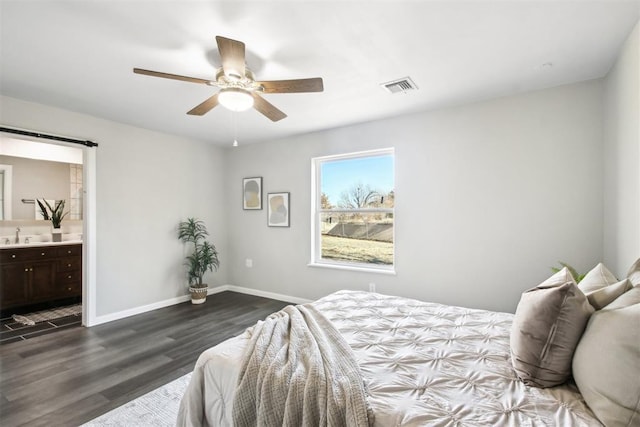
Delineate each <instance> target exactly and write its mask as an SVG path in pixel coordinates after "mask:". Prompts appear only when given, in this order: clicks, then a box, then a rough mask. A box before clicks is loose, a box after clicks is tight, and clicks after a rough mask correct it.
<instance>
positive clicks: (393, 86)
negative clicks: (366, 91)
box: [380, 77, 418, 93]
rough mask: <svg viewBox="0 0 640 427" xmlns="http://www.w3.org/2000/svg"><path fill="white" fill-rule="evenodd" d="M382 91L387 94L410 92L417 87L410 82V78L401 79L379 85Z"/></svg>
mask: <svg viewBox="0 0 640 427" xmlns="http://www.w3.org/2000/svg"><path fill="white" fill-rule="evenodd" d="M380 86H382V88H383V89H385V90H386V91H387V92H389V93H400V92H408V91H410V90H417V89H418V86H416V84H415V83H414V82H413V80H411V77H403V78H401V79H398V80H393V81H391V82H387V83H382V84H380Z"/></svg>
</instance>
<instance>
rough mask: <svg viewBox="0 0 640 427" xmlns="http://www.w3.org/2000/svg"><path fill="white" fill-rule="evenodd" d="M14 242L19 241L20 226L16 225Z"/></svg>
mask: <svg viewBox="0 0 640 427" xmlns="http://www.w3.org/2000/svg"><path fill="white" fill-rule="evenodd" d="M14 243H20V227H16V240H15V242H14Z"/></svg>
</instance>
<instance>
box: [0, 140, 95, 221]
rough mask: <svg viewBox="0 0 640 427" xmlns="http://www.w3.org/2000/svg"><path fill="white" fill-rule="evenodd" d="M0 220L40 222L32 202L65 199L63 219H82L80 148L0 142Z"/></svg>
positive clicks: (38, 213)
mask: <svg viewBox="0 0 640 427" xmlns="http://www.w3.org/2000/svg"><path fill="white" fill-rule="evenodd" d="M0 174H1V178H0V191H1V194H0V211H1V212H0V213H1V216H0V220H12V221H15V220H30V221H33V220H42V215H41V213H40V209H39V206H38V204H37V203H36V202H35V199H48V200H65V209H64V210H65V212H69V213H68V214H67V216H66V217H65V219H71V220H81V219H82V198H83V185H82V180H83V168H82V149H81V148H74V147H66V146H58V145H53V144H46V143H39V142H33V141H23V140H14V139H11V140H10V141H9V140H8V139H7V138H2V140H0Z"/></svg>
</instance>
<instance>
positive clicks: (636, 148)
mask: <svg viewBox="0 0 640 427" xmlns="http://www.w3.org/2000/svg"><path fill="white" fill-rule="evenodd" d="M639 57H640V23H639V24H637V25H636V27H635V29H634V30H633V31H632V32H631V35H630V36H629V38H628V39H627V41H626V43H625V44H624V46H622V50H621V52H620V55H619V57H618V60H617V61H616V64H615V65H614V67H613V68H612V70H611V71H610V72H609V74H608V75H607V78H606V79H605V121H604V123H605V126H604V170H605V197H604V214H605V216H604V219H605V222H604V232H605V234H604V260H605V265H607V266H608V267H609V268H610V269H611V270H612V272H614V273H615V274H616V275H617V276H618V277H625V276H626V273H627V270H628V269H629V267H630V266H631V264H632V263H633V262H634V261H635V260H636V259H638V257H640V166H639V165H640V77H639V76H640V66H639V62H640V61H639Z"/></svg>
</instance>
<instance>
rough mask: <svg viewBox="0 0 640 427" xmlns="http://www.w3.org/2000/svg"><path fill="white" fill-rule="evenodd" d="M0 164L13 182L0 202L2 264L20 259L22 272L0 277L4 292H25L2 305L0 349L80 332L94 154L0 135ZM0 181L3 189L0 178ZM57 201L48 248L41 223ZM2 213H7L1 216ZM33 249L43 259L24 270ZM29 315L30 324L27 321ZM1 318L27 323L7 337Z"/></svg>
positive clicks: (85, 314) (85, 313)
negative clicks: (56, 225) (16, 341)
mask: <svg viewBox="0 0 640 427" xmlns="http://www.w3.org/2000/svg"><path fill="white" fill-rule="evenodd" d="M0 164H5V165H9V166H11V167H10V168H9V169H11V174H12V177H9V180H10V181H11V180H12V181H13V184H12V189H11V190H12V191H11V190H10V191H9V193H10V194H6V191H3V195H2V200H3V218H2V220H0V237H1V238H2V240H1V241H0V250H1V251H2V252H1V253H2V254H3V257H2V258H3V260H2V263H3V264H2V265H3V266H7V265H8V261H7V259H8V257H10V256H11V255H10V254H9V252H12V253H14V252H15V254H14V255H16V254H17V256H18V257H23V258H25V257H26V258H25V259H24V260H23V261H24V262H23V263H22V264H20V266H19V268H20V269H22V270H24V271H27V270H25V269H28V270H29V271H28V272H26V273H25V272H24V271H22V270H20V271H19V273H16V272H17V271H18V268H17V267H15V266H14V267H12V268H8V269H7V270H3V277H2V279H3V280H2V282H3V283H2V286H3V287H7V286H8V284H7V282H8V281H13V285H15V286H17V287H19V286H25V289H26V291H23V295H20V296H19V297H20V298H17V299H16V298H14V300H13V301H10V303H9V304H5V302H3V307H2V311H1V312H2V318H3V320H2V323H1V324H0V326H1V327H2V329H0V343H4V342H10V341H7V340H9V339H11V338H13V337H20V339H25V337H33V336H38V335H42V334H46V333H52V332H55V331H56V330H60V329H66V328H69V327H74V326H80V325H87V324H88V323H89V322H88V321H87V319H88V318H89V314H90V313H91V307H89V302H90V301H92V299H91V298H90V296H89V295H88V292H87V289H88V288H89V284H88V283H89V282H88V277H94V276H93V275H91V274H90V271H91V268H95V267H93V265H94V264H93V263H92V262H91V258H90V256H91V255H92V254H93V253H94V251H93V250H91V248H92V247H93V246H91V245H90V243H91V236H92V235H93V233H92V232H91V231H92V230H93V229H94V227H95V226H94V225H93V224H92V223H91V222H90V221H89V220H88V218H87V213H88V212H91V208H92V207H93V206H95V199H92V200H87V196H88V195H89V194H90V191H89V188H95V185H94V184H93V182H95V179H94V176H95V171H94V170H93V166H94V165H95V150H92V149H91V148H90V147H80V146H78V145H75V144H67V143H59V142H50V141H47V140H42V139H40V138H30V137H27V138H22V137H20V138H15V137H13V136H9V135H5V134H4V133H3V134H0ZM87 166H89V167H87ZM3 170H4V169H3ZM3 181H4V183H5V184H6V181H7V177H6V174H5V175H3ZM63 181H64V184H63ZM87 184H89V185H87ZM63 187H64V189H63ZM3 188H6V185H4V186H3ZM60 201H63V202H62V203H63V204H64V206H63V207H62V210H61V211H60V213H62V214H63V220H62V223H61V228H60V230H61V233H60V234H61V235H60V236H59V240H60V242H54V241H53V240H54V239H55V237H56V236H55V232H56V231H57V230H55V229H52V223H51V221H50V220H51V218H50V217H49V218H46V219H45V216H48V214H49V215H50V214H51V209H54V210H55V209H56V207H59V205H60V203H61V202H60ZM7 205H8V208H7ZM5 212H10V213H11V214H10V215H9V216H8V217H7V215H6V214H4V213H5ZM94 215H95V214H94ZM34 248H35V250H36V251H38V250H39V252H38V254H40V255H41V256H44V257H45V258H49V259H48V260H44V259H38V260H37V263H36V264H34V267H32V266H30V265H27V264H30V263H32V262H34V261H31V260H29V258H33V257H34V256H35V255H29V251H30V250H33V249H34ZM45 249H46V250H45ZM43 253H44V254H45V255H42V254H43ZM14 273H15V274H14ZM12 274H13V276H12ZM48 280H51V283H52V286H53V288H51V289H47V288H46V287H45V286H44V285H43V284H44V283H46V282H47V281H48ZM16 284H17V285H16ZM91 289H93V286H91ZM7 292H9V294H10V295H12V296H15V292H14V294H11V292H13V291H12V290H10V291H7ZM25 292H26V293H27V294H25ZM4 293H5V292H4V291H3V294H4ZM90 293H93V292H90ZM3 296H4V295H3ZM30 297H31V298H33V299H31V300H30V299H29V298H30ZM3 300H4V301H6V300H7V298H3ZM94 304H95V302H94ZM34 314H35V315H36V316H35V318H33V317H32V316H33V315H34ZM14 315H15V316H14ZM7 316H10V318H11V320H14V318H15V317H18V319H20V320H25V319H23V318H26V321H27V323H26V324H24V325H22V326H18V325H16V324H15V322H13V324H12V325H11V326H9V327H8V328H11V329H12V330H13V331H12V332H7V327H6V325H7V324H9V323H10V322H7V321H6V319H7ZM21 317H23V318H21ZM29 321H30V322H31V323H29ZM19 329H20V330H19Z"/></svg>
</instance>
